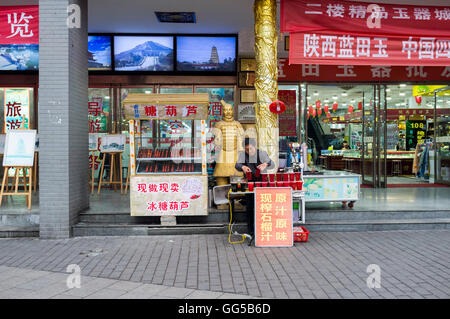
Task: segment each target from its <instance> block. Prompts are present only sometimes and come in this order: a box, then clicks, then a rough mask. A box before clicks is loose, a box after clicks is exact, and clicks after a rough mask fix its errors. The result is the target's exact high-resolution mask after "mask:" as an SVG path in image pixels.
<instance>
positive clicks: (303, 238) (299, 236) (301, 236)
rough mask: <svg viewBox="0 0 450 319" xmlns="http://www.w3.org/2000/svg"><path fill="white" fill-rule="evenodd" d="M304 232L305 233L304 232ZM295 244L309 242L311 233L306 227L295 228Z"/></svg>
mask: <svg viewBox="0 0 450 319" xmlns="http://www.w3.org/2000/svg"><path fill="white" fill-rule="evenodd" d="M302 230H303V231H302ZM293 232H294V242H296V243H298V242H307V241H308V236H309V231H308V230H307V229H306V228H305V227H294V228H293Z"/></svg>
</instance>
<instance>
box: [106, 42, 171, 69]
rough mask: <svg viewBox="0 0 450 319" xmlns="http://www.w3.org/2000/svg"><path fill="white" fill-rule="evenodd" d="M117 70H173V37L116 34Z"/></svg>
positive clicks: (115, 55) (115, 59) (115, 53)
mask: <svg viewBox="0 0 450 319" xmlns="http://www.w3.org/2000/svg"><path fill="white" fill-rule="evenodd" d="M114 61H115V70H116V71H173V37H163V36H154V37H152V36H149V37H147V36H116V37H115V38H114Z"/></svg>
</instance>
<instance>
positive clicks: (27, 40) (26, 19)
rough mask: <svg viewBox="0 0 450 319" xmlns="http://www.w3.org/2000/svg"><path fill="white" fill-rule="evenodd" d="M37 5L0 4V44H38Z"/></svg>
mask: <svg viewBox="0 0 450 319" xmlns="http://www.w3.org/2000/svg"><path fill="white" fill-rule="evenodd" d="M38 43H39V6H0V44H38Z"/></svg>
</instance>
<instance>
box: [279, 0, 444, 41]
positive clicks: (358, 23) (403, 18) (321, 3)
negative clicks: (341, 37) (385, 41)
mask: <svg viewBox="0 0 450 319" xmlns="http://www.w3.org/2000/svg"><path fill="white" fill-rule="evenodd" d="M449 21H450V7H443V6H439V7H438V6H426V5H421V6H413V5H401V4H385V3H377V4H376V6H373V5H372V6H371V4H370V3H367V2H356V1H355V2H353V1H352V2H349V1H339V0H309V1H305V0H281V32H311V31H316V30H321V31H331V30H335V31H337V32H340V33H342V32H348V31H351V32H353V31H354V30H358V31H359V32H362V33H374V32H382V33H383V34H385V35H394V34H397V35H399V34H403V35H405V34H410V33H411V30H415V31H416V32H414V34H417V35H420V36H437V35H438V36H439V35H440V36H450V32H449V31H450V30H449V29H448V22H449ZM376 22H379V27H380V28H378V27H377V23H376ZM380 29H382V31H379V30H380Z"/></svg>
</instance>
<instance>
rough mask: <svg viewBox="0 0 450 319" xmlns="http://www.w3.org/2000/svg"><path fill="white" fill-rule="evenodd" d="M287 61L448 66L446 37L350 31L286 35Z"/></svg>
mask: <svg viewBox="0 0 450 319" xmlns="http://www.w3.org/2000/svg"><path fill="white" fill-rule="evenodd" d="M449 24H450V23H449ZM411 33H413V31H411ZM289 62H290V63H293V64H334V65H345V64H352V65H400V66H408V65H431V66H438V65H439V66H448V65H450V37H448V38H438V37H418V36H415V35H410V36H408V37H403V36H402V37H398V36H384V35H375V36H374V35H371V36H367V35H364V34H358V33H354V32H353V33H352V32H349V33H344V34H342V33H339V32H312V33H310V32H294V33H291V34H290V47H289Z"/></svg>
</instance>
